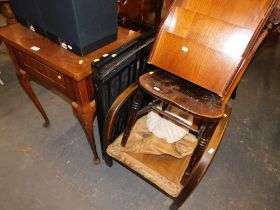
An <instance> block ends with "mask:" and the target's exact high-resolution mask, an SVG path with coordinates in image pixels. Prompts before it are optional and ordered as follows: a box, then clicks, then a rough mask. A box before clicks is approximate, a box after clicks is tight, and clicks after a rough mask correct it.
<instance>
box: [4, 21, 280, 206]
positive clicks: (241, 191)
mask: <svg viewBox="0 0 280 210" xmlns="http://www.w3.org/2000/svg"><path fill="white" fill-rule="evenodd" d="M0 19H1V18H0ZM273 40H274V42H273ZM279 58H280V42H279V41H278V42H275V37H274V38H271V39H270V40H269V41H267V42H266V43H265V44H264V46H263V47H262V48H261V49H260V50H259V51H258V53H257V54H256V56H255V58H254V60H253V62H252V63H251V65H250V66H249V67H248V69H247V72H246V74H245V76H244V77H243V79H242V81H241V84H240V85H239V87H238V94H237V98H236V100H234V101H232V105H233V113H232V116H231V119H230V123H229V125H228V128H227V130H226V133H225V135H224V138H223V141H222V143H221V145H220V148H219V150H218V152H217V154H216V157H215V158H214V161H213V163H212V165H211V166H210V168H209V170H208V171H207V173H206V175H205V177H204V178H203V180H202V181H201V183H200V184H199V185H198V187H197V188H196V189H195V191H194V192H193V194H192V195H191V196H190V198H189V199H188V200H187V201H186V202H185V203H184V205H183V206H182V207H181V209H182V210H183V209H192V210H195V209H199V210H204V209H209V210H217V209H225V210H231V209H232V210H236V209H246V210H247V209H248V210H250V209H252V210H258V209H262V210H264V209H266V210H273V209H275V210H278V209H280V202H279V200H280V152H279V149H280V140H279V139H280V137H279V136H280V97H279V95H280V82H279V81H280V59H279ZM0 71H2V74H1V75H0V76H1V78H2V79H3V81H4V82H5V86H0V97H1V98H0V159H1V161H0V209H1V210H27V209H28V210H111V209H112V210H131V209H133V210H134V209H135V210H143V209H145V210H159V209H168V206H169V205H170V204H171V199H170V198H168V197H166V196H165V195H164V194H162V193H161V192H159V191H158V190H156V189H155V188H153V187H152V186H150V185H149V184H147V183H146V182H145V181H143V180H142V179H139V178H138V177H137V176H136V175H134V174H132V173H131V172H129V171H127V170H126V169H125V168H123V167H121V166H120V165H119V164H117V163H115V164H114V165H113V167H112V168H108V167H106V165H105V164H104V162H103V161H102V162H101V164H100V165H99V166H94V165H93V164H92V162H91V160H92V155H91V150H90V147H89V145H88V143H87V141H86V137H85V135H84V133H83V131H82V128H81V126H80V124H79V123H78V121H77V119H76V118H75V117H74V115H73V113H72V109H71V107H70V105H69V101H67V99H65V98H64V97H62V96H61V95H59V94H58V93H57V92H55V91H54V90H50V89H47V88H46V87H44V86H41V85H40V84H39V83H37V82H36V81H35V82H32V86H33V87H34V90H35V92H36V93H37V95H38V97H39V99H40V101H41V103H42V105H43V106H44V108H45V110H46V112H47V114H48V116H49V118H50V120H51V126H50V127H49V128H44V127H43V126H42V125H43V120H42V118H41V116H40V114H39V112H38V111H37V110H36V108H35V106H34V105H33V104H32V103H31V101H30V100H29V98H28V96H27V95H26V94H25V92H24V91H23V90H22V88H21V87H20V85H19V83H18V81H17V79H16V76H15V67H14V66H13V64H12V61H11V59H10V57H9V55H8V53H7V51H6V48H5V46H4V45H3V44H2V45H1V46H0ZM93 126H94V130H95V138H96V140H97V142H98V139H99V136H98V130H97V123H96V121H95V122H94V125H93ZM97 146H98V149H99V144H98V145H97ZM98 151H99V154H101V153H100V150H98Z"/></svg>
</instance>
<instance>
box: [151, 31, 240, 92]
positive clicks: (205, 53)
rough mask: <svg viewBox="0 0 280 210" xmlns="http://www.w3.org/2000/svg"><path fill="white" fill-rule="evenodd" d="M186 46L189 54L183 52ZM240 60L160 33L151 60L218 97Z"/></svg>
mask: <svg viewBox="0 0 280 210" xmlns="http://www.w3.org/2000/svg"><path fill="white" fill-rule="evenodd" d="M165 43H172V44H170V45H165ZM184 46H186V47H187V48H188V51H187V52H185V51H184V50H183V49H182V48H183V47H184ZM163 60H164V62H163ZM239 61H240V57H231V56H229V55H226V54H223V53H221V52H219V51H215V50H213V49H211V48H208V47H205V46H203V45H200V44H198V43H195V42H191V41H188V40H186V39H183V38H181V37H178V36H176V35H173V34H170V33H168V32H164V33H162V34H161V36H160V38H159V41H158V44H157V47H156V49H155V51H154V56H153V58H152V60H151V62H152V63H153V64H154V65H156V66H158V67H160V68H162V69H166V70H167V71H169V72H171V73H174V74H176V75H177V76H180V77H182V78H184V79H186V80H188V81H191V82H193V83H195V84H197V85H199V86H201V87H204V88H206V89H208V90H211V91H213V92H215V93H217V94H219V95H222V92H223V90H224V89H225V88H226V83H225V81H227V80H229V79H230V78H231V76H232V72H231V70H232V69H234V68H235V66H237V65H238V63H239ZM220 75H223V77H221V76H220Z"/></svg>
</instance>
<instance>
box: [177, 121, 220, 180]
mask: <svg viewBox="0 0 280 210" xmlns="http://www.w3.org/2000/svg"><path fill="white" fill-rule="evenodd" d="M217 124H218V122H214V121H203V122H202V124H201V126H200V129H199V132H198V135H197V137H198V145H197V147H196V148H195V151H194V154H196V155H193V156H192V158H191V160H190V163H189V166H188V168H187V174H190V173H191V171H192V169H193V167H194V166H195V164H196V163H197V162H198V161H199V159H200V158H201V156H202V154H203V152H204V150H205V148H206V147H207V145H208V143H209V140H210V139H211V137H212V135H213V133H214V131H215V129H216V126H217ZM185 180H186V179H182V181H183V182H182V185H185V183H184V181H185Z"/></svg>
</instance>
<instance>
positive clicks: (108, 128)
mask: <svg viewBox="0 0 280 210" xmlns="http://www.w3.org/2000/svg"><path fill="white" fill-rule="evenodd" d="M138 88H139V85H138V83H134V84H133V85H131V86H130V87H128V88H127V89H126V90H125V91H124V92H122V93H121V95H119V97H118V98H117V99H116V100H115V101H114V103H113V104H112V106H111V108H110V109H109V111H108V114H107V117H106V121H105V129H104V131H105V132H104V138H103V141H104V142H103V144H104V147H105V149H107V147H108V146H109V145H110V143H112V133H113V128H114V123H115V120H116V117H117V114H118V111H119V110H120V109H121V107H122V106H123V104H125V102H126V101H127V100H128V99H130V98H131V97H132V95H133V94H135V92H136V91H137V90H138ZM230 113H231V107H230V106H229V105H227V106H226V110H225V114H224V116H223V117H222V118H221V120H220V121H219V123H218V125H217V127H216V129H215V132H214V134H213V136H212V137H211V139H210V141H209V144H208V146H207V147H206V149H205V150H204V152H203V154H202V157H201V158H200V160H199V161H198V162H197V163H196V164H195V165H194V167H193V169H192V170H191V171H190V173H189V176H188V177H187V178H185V180H184V182H183V183H182V184H183V185H184V188H183V190H182V191H181V193H180V194H179V195H178V197H176V198H174V202H173V203H172V205H171V206H170V209H172V210H174V209H178V208H179V207H180V206H181V205H182V204H183V203H184V201H185V200H186V199H187V198H188V196H189V195H190V194H191V193H192V191H193V190H194V189H195V187H196V186H197V185H198V184H199V182H200V180H201V179H202V177H203V176H204V174H205V173H206V171H207V169H208V167H209V165H210V163H211V161H212V160H213V158H214V155H215V154H216V151H217V149H218V147H219V144H220V142H221V139H222V136H223V133H224V131H225V128H226V125H227V122H228V119H229V116H230ZM104 159H105V162H106V164H107V166H109V167H111V166H112V165H113V161H112V159H113V158H112V157H110V156H109V155H108V154H106V156H104Z"/></svg>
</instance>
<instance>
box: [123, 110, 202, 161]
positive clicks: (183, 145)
mask: <svg viewBox="0 0 280 210" xmlns="http://www.w3.org/2000/svg"><path fill="white" fill-rule="evenodd" d="M146 120H147V115H144V116H143V117H141V118H139V119H138V120H137V121H136V123H135V124H134V126H133V128H132V130H131V132H130V135H129V137H128V140H127V143H126V146H125V147H120V148H119V150H121V151H124V152H135V153H143V154H152V155H163V154H167V155H171V156H173V157H176V158H183V157H185V156H187V155H191V154H192V153H193V151H194V149H195V147H196V145H197V142H198V140H197V138H196V137H195V136H194V135H193V134H191V133H188V134H187V135H185V136H184V137H183V138H182V139H181V140H180V141H177V142H175V143H172V144H170V143H168V142H166V141H165V140H164V139H162V138H158V137H156V136H155V135H153V133H151V132H150V131H149V130H148V128H147V124H146Z"/></svg>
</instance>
